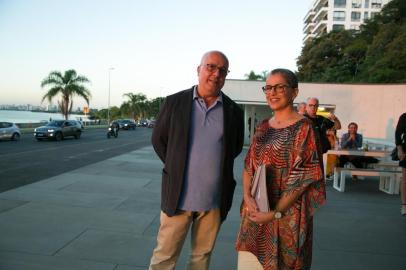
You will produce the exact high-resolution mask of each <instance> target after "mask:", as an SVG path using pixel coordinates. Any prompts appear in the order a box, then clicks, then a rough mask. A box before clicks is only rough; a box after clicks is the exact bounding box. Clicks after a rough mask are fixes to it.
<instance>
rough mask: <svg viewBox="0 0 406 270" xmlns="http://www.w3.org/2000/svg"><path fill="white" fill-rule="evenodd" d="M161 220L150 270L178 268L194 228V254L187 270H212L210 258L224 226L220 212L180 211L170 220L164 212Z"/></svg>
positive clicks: (192, 242) (190, 258) (192, 239)
mask: <svg viewBox="0 0 406 270" xmlns="http://www.w3.org/2000/svg"><path fill="white" fill-rule="evenodd" d="M160 220H161V226H160V227H159V232H158V236H157V246H156V248H155V249H154V251H153V253H152V258H151V263H150V265H149V270H167V269H174V268H175V265H176V261H177V259H178V257H179V254H180V252H181V250H182V246H183V243H184V241H185V238H186V235H187V233H188V231H189V227H190V225H192V229H191V244H192V245H191V247H192V251H191V254H190V256H189V261H188V263H187V267H186V269H188V270H200V269H202V270H207V269H209V264H210V255H211V252H212V250H213V248H214V244H215V242H216V237H217V233H218V231H219V229H220V224H221V222H220V210H219V209H212V210H209V211H205V212H191V211H181V212H180V213H179V214H177V215H175V216H173V217H168V216H167V215H166V214H165V213H164V212H161V217H160Z"/></svg>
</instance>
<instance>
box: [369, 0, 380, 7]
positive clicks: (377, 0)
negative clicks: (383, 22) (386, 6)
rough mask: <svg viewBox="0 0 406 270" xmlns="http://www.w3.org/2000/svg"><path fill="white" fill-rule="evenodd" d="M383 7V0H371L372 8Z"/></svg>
mask: <svg viewBox="0 0 406 270" xmlns="http://www.w3.org/2000/svg"><path fill="white" fill-rule="evenodd" d="M381 7H382V0H372V1H371V8H381Z"/></svg>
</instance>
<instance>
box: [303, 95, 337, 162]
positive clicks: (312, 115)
mask: <svg viewBox="0 0 406 270" xmlns="http://www.w3.org/2000/svg"><path fill="white" fill-rule="evenodd" d="M318 108H319V100H318V99H317V98H315V97H310V98H308V99H307V104H306V114H305V116H307V117H308V118H309V119H310V120H312V122H313V125H314V128H315V130H316V133H317V134H318V136H319V139H320V144H321V150H322V152H323V154H324V153H326V152H327V151H328V150H330V149H331V145H330V142H329V140H328V138H327V133H326V132H327V130H328V129H331V128H334V129H335V130H338V129H340V128H341V123H340V120H338V118H337V117H336V116H335V115H334V114H333V113H330V115H329V118H325V117H323V116H321V115H317V114H316V113H317V109H318Z"/></svg>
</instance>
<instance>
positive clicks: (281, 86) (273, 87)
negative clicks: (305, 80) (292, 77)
mask: <svg viewBox="0 0 406 270" xmlns="http://www.w3.org/2000/svg"><path fill="white" fill-rule="evenodd" d="M287 88H290V86H289V85H286V84H275V85H265V86H263V87H262V91H264V93H268V92H271V91H272V90H273V91H275V92H276V93H278V94H283V93H285V91H286V89H287Z"/></svg>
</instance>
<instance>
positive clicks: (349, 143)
mask: <svg viewBox="0 0 406 270" xmlns="http://www.w3.org/2000/svg"><path fill="white" fill-rule="evenodd" d="M357 131H358V125H357V123H354V122H351V123H349V124H348V133H345V134H343V136H342V137H341V148H342V149H358V148H361V147H362V135H361V134H358V133H357Z"/></svg>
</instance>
